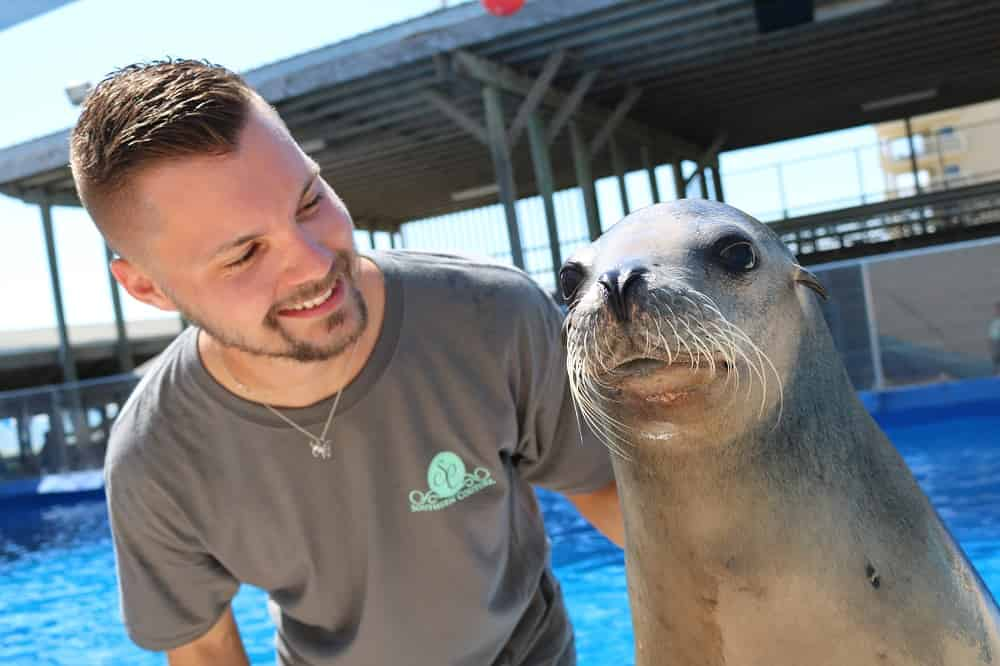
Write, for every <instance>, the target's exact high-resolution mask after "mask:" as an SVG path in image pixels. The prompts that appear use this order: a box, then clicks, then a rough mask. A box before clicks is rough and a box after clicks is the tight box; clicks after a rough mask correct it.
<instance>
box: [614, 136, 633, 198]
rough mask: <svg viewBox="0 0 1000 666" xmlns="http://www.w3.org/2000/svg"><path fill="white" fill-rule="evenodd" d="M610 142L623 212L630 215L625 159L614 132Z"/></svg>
mask: <svg viewBox="0 0 1000 666" xmlns="http://www.w3.org/2000/svg"><path fill="white" fill-rule="evenodd" d="M609 142H610V143H609V147H610V149H611V168H612V169H614V172H615V179H616V180H617V181H618V196H619V197H621V200H622V213H623V214H625V215H628V214H629V213H631V212H632V209H631V207H630V206H629V204H628V191H627V190H626V189H625V159H624V157H622V151H621V146H619V145H618V141H617V139H616V138H615V135H614V134H612V135H611V139H610V140H609Z"/></svg>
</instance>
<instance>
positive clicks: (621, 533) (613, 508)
mask: <svg viewBox="0 0 1000 666" xmlns="http://www.w3.org/2000/svg"><path fill="white" fill-rule="evenodd" d="M566 498H567V499H568V500H569V501H570V502H572V503H573V505H574V506H575V507H576V510H577V511H579V512H580V515H581V516H583V517H584V518H586V519H587V522H589V523H590V524H591V525H593V526H594V527H596V528H597V530H598V531H599V532H601V534H603V535H604V536H606V537H607V538H608V539H610V540H611V541H613V542H614V543H615V544H617V546H618V547H619V548H624V547H625V523H624V522H623V520H622V508H621V504H619V503H618V486H617V485H616V484H615V482H614V481H612V482H611V483H610V484H608V485H607V486H605V487H603V488H601V489H599V490H595V491H594V492H592V493H584V494H582V495H567V496H566Z"/></svg>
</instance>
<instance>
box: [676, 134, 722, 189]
mask: <svg viewBox="0 0 1000 666" xmlns="http://www.w3.org/2000/svg"><path fill="white" fill-rule="evenodd" d="M725 142H726V133H725V132H719V133H718V134H717V135H716V136H715V140H714V141H712V145H710V146H709V147H708V148H707V149H705V152H703V153H702V154H701V157H699V158H698V163H697V166H695V168H694V171H692V172H691V175H690V176H688V177H687V178H685V179H684V186H685V187H687V186H688V185H689V184H690V183H691V181H692V180H694V177H695V176H697V175H698V174H699V173H701V170H702V169H704V168H705V167H706V166H708V165H709V164H711V163H712V162H713V161H715V158H716V157H718V155H719V149H720V148H722V144H724V143H725Z"/></svg>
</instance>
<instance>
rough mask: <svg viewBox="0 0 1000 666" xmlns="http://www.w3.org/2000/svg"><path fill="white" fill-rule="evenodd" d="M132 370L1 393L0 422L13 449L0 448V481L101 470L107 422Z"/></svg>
mask: <svg viewBox="0 0 1000 666" xmlns="http://www.w3.org/2000/svg"><path fill="white" fill-rule="evenodd" d="M139 379H140V378H139V376H138V375H135V374H126V375H115V376H111V377H103V378H100V379H93V380H86V381H81V382H74V383H70V384H61V385H56V386H41V387H37V388H31V389H21V390H16V391H5V392H2V393H0V424H3V425H5V426H6V427H7V428H9V430H10V431H11V434H13V435H14V437H13V439H14V441H15V442H16V447H15V448H13V449H10V448H5V449H0V479H16V478H23V477H35V476H40V475H45V474H55V473H60V472H69V471H76V470H84V469H97V468H100V467H101V465H102V464H103V461H104V449H105V447H106V446H107V440H108V434H109V432H110V428H111V423H112V422H113V421H114V418H115V417H116V416H117V415H118V412H119V410H120V409H121V407H122V405H124V403H125V400H127V399H128V396H129V394H130V393H131V392H132V389H133V388H135V385H136V384H137V383H138V381H139Z"/></svg>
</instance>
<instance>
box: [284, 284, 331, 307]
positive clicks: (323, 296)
mask: <svg viewBox="0 0 1000 666" xmlns="http://www.w3.org/2000/svg"><path fill="white" fill-rule="evenodd" d="M332 293H333V287H330V288H329V289H327V290H326V291H324V292H323V293H322V294H320V295H319V296H317V297H316V298H314V299H312V300H311V301H305V302H304V303H299V304H298V305H293V306H292V307H290V308H288V309H289V310H308V309H309V308H314V307H316V306H317V305H319V304H320V303H322V302H323V301H325V300H326V299H328V298H330V295H331V294H332Z"/></svg>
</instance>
